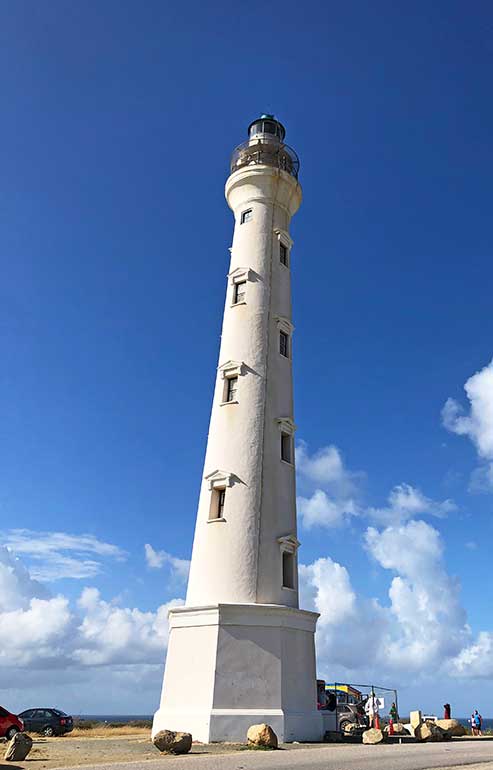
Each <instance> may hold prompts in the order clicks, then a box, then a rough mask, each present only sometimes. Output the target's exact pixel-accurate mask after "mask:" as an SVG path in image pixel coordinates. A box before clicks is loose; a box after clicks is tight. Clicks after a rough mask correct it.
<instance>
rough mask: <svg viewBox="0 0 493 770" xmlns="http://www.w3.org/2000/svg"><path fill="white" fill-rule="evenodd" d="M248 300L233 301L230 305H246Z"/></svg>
mask: <svg viewBox="0 0 493 770" xmlns="http://www.w3.org/2000/svg"><path fill="white" fill-rule="evenodd" d="M246 304H247V303H246V302H232V303H231V305H230V307H238V305H246Z"/></svg>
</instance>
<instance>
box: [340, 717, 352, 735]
mask: <svg viewBox="0 0 493 770" xmlns="http://www.w3.org/2000/svg"><path fill="white" fill-rule="evenodd" d="M352 724H353V723H352V722H351V720H350V719H341V721H340V722H339V730H340V731H341V733H344V732H346V727H347V726H348V725H352Z"/></svg>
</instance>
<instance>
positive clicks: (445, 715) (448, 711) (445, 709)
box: [443, 703, 451, 719]
mask: <svg viewBox="0 0 493 770" xmlns="http://www.w3.org/2000/svg"><path fill="white" fill-rule="evenodd" d="M450 714H451V709H450V703H445V704H444V706H443V718H444V719H450Z"/></svg>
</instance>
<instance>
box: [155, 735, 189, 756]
mask: <svg viewBox="0 0 493 770" xmlns="http://www.w3.org/2000/svg"><path fill="white" fill-rule="evenodd" d="M152 742H153V744H154V746H155V747H156V748H157V749H159V751H163V752H166V753H167V754H188V752H189V751H190V749H191V748H192V736H191V735H190V733H175V732H174V731H173V730H160V731H159V732H158V733H156V735H155V736H154V738H153V739H152Z"/></svg>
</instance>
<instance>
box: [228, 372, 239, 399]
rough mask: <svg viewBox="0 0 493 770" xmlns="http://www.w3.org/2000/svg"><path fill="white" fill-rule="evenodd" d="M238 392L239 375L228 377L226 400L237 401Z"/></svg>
mask: <svg viewBox="0 0 493 770" xmlns="http://www.w3.org/2000/svg"><path fill="white" fill-rule="evenodd" d="M237 393H238V377H228V378H227V379H226V401H236V396H237Z"/></svg>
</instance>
